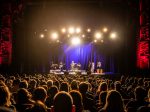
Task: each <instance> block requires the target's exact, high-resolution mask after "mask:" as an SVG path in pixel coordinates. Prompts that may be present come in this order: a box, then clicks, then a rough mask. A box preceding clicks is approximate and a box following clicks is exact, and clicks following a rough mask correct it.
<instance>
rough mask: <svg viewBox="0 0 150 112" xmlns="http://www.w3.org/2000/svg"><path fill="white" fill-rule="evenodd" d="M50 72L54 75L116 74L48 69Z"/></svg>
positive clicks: (111, 74) (111, 73)
mask: <svg viewBox="0 0 150 112" xmlns="http://www.w3.org/2000/svg"><path fill="white" fill-rule="evenodd" d="M50 74H55V75H76V74H78V75H82V76H89V75H90V76H96V77H99V76H116V75H118V74H116V73H113V72H103V73H96V72H95V73H88V72H87V71H86V70H68V71H67V70H62V71H61V70H50Z"/></svg>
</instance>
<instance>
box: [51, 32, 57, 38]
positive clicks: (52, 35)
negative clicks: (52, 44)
mask: <svg viewBox="0 0 150 112" xmlns="http://www.w3.org/2000/svg"><path fill="white" fill-rule="evenodd" d="M51 38H52V39H54V40H55V39H57V38H58V33H56V32H53V33H52V34H51Z"/></svg>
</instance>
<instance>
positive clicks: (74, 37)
mask: <svg viewBox="0 0 150 112" xmlns="http://www.w3.org/2000/svg"><path fill="white" fill-rule="evenodd" d="M45 31H47V29H45ZM60 31H61V33H60V32H59V33H58V31H55V32H51V33H50V34H49V37H50V38H51V39H52V40H53V41H56V42H58V43H59V42H61V41H60V40H61V39H60V37H61V36H62V35H63V34H65V36H66V37H68V38H71V43H72V44H73V45H78V44H80V43H81V38H85V37H86V35H87V34H88V33H91V32H92V30H91V29H90V28H88V29H86V34H85V32H84V33H83V32H82V29H81V28H80V27H77V28H75V27H69V28H68V29H66V28H62V29H61V30H60ZM107 32H108V29H107V28H106V27H104V28H103V29H102V31H95V32H94V35H93V37H94V38H93V42H94V43H97V42H98V41H100V42H101V43H103V42H104V34H105V33H107ZM108 36H109V38H110V39H113V40H114V39H116V37H117V33H116V32H110V31H109V35H108ZM39 37H40V38H41V39H43V38H45V37H46V35H45V34H44V33H41V34H40V35H39Z"/></svg>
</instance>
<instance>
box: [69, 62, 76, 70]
mask: <svg viewBox="0 0 150 112" xmlns="http://www.w3.org/2000/svg"><path fill="white" fill-rule="evenodd" d="M75 64H76V63H75V62H74V61H72V62H71V64H70V66H71V70H75Z"/></svg>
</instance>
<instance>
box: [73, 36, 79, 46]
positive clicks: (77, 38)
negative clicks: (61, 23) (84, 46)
mask: <svg viewBox="0 0 150 112" xmlns="http://www.w3.org/2000/svg"><path fill="white" fill-rule="evenodd" d="M71 43H72V44H73V45H79V44H80V43H81V40H80V38H79V37H73V38H72V40H71Z"/></svg>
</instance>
